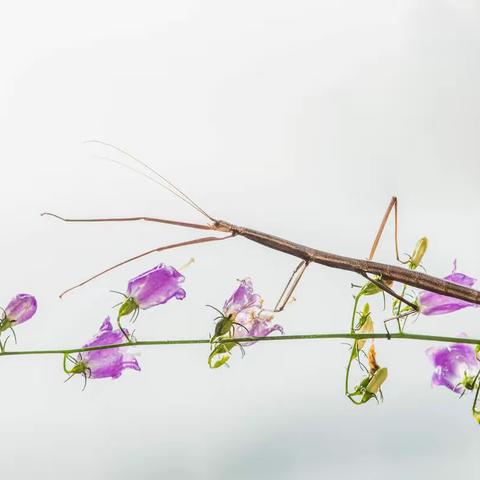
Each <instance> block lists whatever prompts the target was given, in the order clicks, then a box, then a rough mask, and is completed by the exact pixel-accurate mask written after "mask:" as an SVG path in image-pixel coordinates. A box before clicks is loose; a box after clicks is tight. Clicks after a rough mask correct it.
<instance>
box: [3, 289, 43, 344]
mask: <svg viewBox="0 0 480 480" xmlns="http://www.w3.org/2000/svg"><path fill="white" fill-rule="evenodd" d="M36 311H37V300H36V299H35V297H34V296H32V295H29V294H28V293H19V294H18V295H17V296H16V297H14V298H12V299H11V300H10V302H9V303H8V305H7V306H6V307H5V309H4V310H3V317H2V318H1V320H0V333H1V332H4V331H6V330H8V329H9V328H12V327H14V326H15V325H20V324H21V323H24V322H26V321H27V320H30V319H31V318H32V317H33V315H34V314H35V312H36ZM5 342H6V341H5ZM4 346H5V345H4V344H3V345H2V344H0V348H1V349H2V350H3V348H4Z"/></svg>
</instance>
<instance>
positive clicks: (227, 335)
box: [208, 278, 283, 368]
mask: <svg viewBox="0 0 480 480" xmlns="http://www.w3.org/2000/svg"><path fill="white" fill-rule="evenodd" d="M262 305H263V299H262V297H261V296H260V295H258V294H257V293H254V291H253V286H252V281H251V280H250V279H249V278H245V279H244V280H241V281H240V285H239V286H238V287H237V289H236V290H235V291H234V292H233V294H232V296H231V297H230V298H229V299H228V300H227V301H226V302H225V304H224V306H223V311H221V312H220V311H218V312H219V313H220V314H221V316H220V317H219V321H218V322H217V324H216V325H215V333H214V335H213V336H212V338H211V340H210V341H211V343H212V345H215V346H214V347H213V348H212V352H211V353H210V355H209V357H208V364H209V365H210V367H211V368H218V367H220V366H222V365H224V364H226V363H227V361H228V360H229V359H230V355H231V351H232V349H233V348H234V347H235V346H237V345H239V346H240V348H241V349H242V353H243V347H244V346H249V345H253V344H254V343H255V341H251V342H242V343H239V342H238V341H236V340H235V339H238V338H244V337H266V336H268V335H270V334H271V333H272V332H275V331H278V332H280V333H283V328H282V327H281V326H280V325H278V324H275V325H274V324H273V323H272V320H273V315H272V314H270V313H267V312H266V311H265V310H263V308H262Z"/></svg>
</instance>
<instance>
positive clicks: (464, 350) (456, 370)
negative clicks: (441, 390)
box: [426, 343, 480, 393]
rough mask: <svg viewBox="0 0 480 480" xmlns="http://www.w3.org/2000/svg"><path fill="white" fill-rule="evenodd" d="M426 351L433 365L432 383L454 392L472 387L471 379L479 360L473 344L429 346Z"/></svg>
mask: <svg viewBox="0 0 480 480" xmlns="http://www.w3.org/2000/svg"><path fill="white" fill-rule="evenodd" d="M426 353H427V356H428V357H429V358H430V360H431V362H432V364H433V366H434V367H435V371H434V373H433V376H432V385H435V386H443V387H447V388H448V389H450V390H452V391H453V392H455V393H462V392H463V391H464V390H465V389H467V390H472V389H473V388H474V385H473V380H474V377H475V375H476V374H477V371H478V369H479V368H480V362H479V361H478V360H477V359H476V357H475V349H474V347H473V346H471V345H468V344H465V343H454V344H452V345H449V346H448V347H441V348H429V349H428V350H427V351H426Z"/></svg>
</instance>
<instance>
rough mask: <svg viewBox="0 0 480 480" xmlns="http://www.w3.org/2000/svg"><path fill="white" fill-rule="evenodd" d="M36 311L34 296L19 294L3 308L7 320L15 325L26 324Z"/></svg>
mask: <svg viewBox="0 0 480 480" xmlns="http://www.w3.org/2000/svg"><path fill="white" fill-rule="evenodd" d="M36 311H37V300H36V299H35V297H34V296H32V295H29V294H28V293H20V294H18V295H17V296H16V297H14V298H12V300H10V303H9V304H8V305H7V307H6V308H5V314H6V316H7V318H8V319H9V320H11V321H13V322H15V324H16V325H19V324H20V323H23V322H26V321H27V320H29V319H30V318H32V316H33V315H34V314H35V312H36Z"/></svg>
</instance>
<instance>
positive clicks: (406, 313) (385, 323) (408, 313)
mask: <svg viewBox="0 0 480 480" xmlns="http://www.w3.org/2000/svg"><path fill="white" fill-rule="evenodd" d="M414 313H415V312H412V311H410V312H404V313H401V314H400V315H395V316H394V317H390V318H387V319H386V320H384V321H383V326H384V327H385V330H386V331H387V333H388V334H389V335H390V332H389V330H388V328H387V323H388V322H393V321H394V320H400V319H401V318H405V319H406V317H408V316H409V315H413V314H414Z"/></svg>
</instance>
